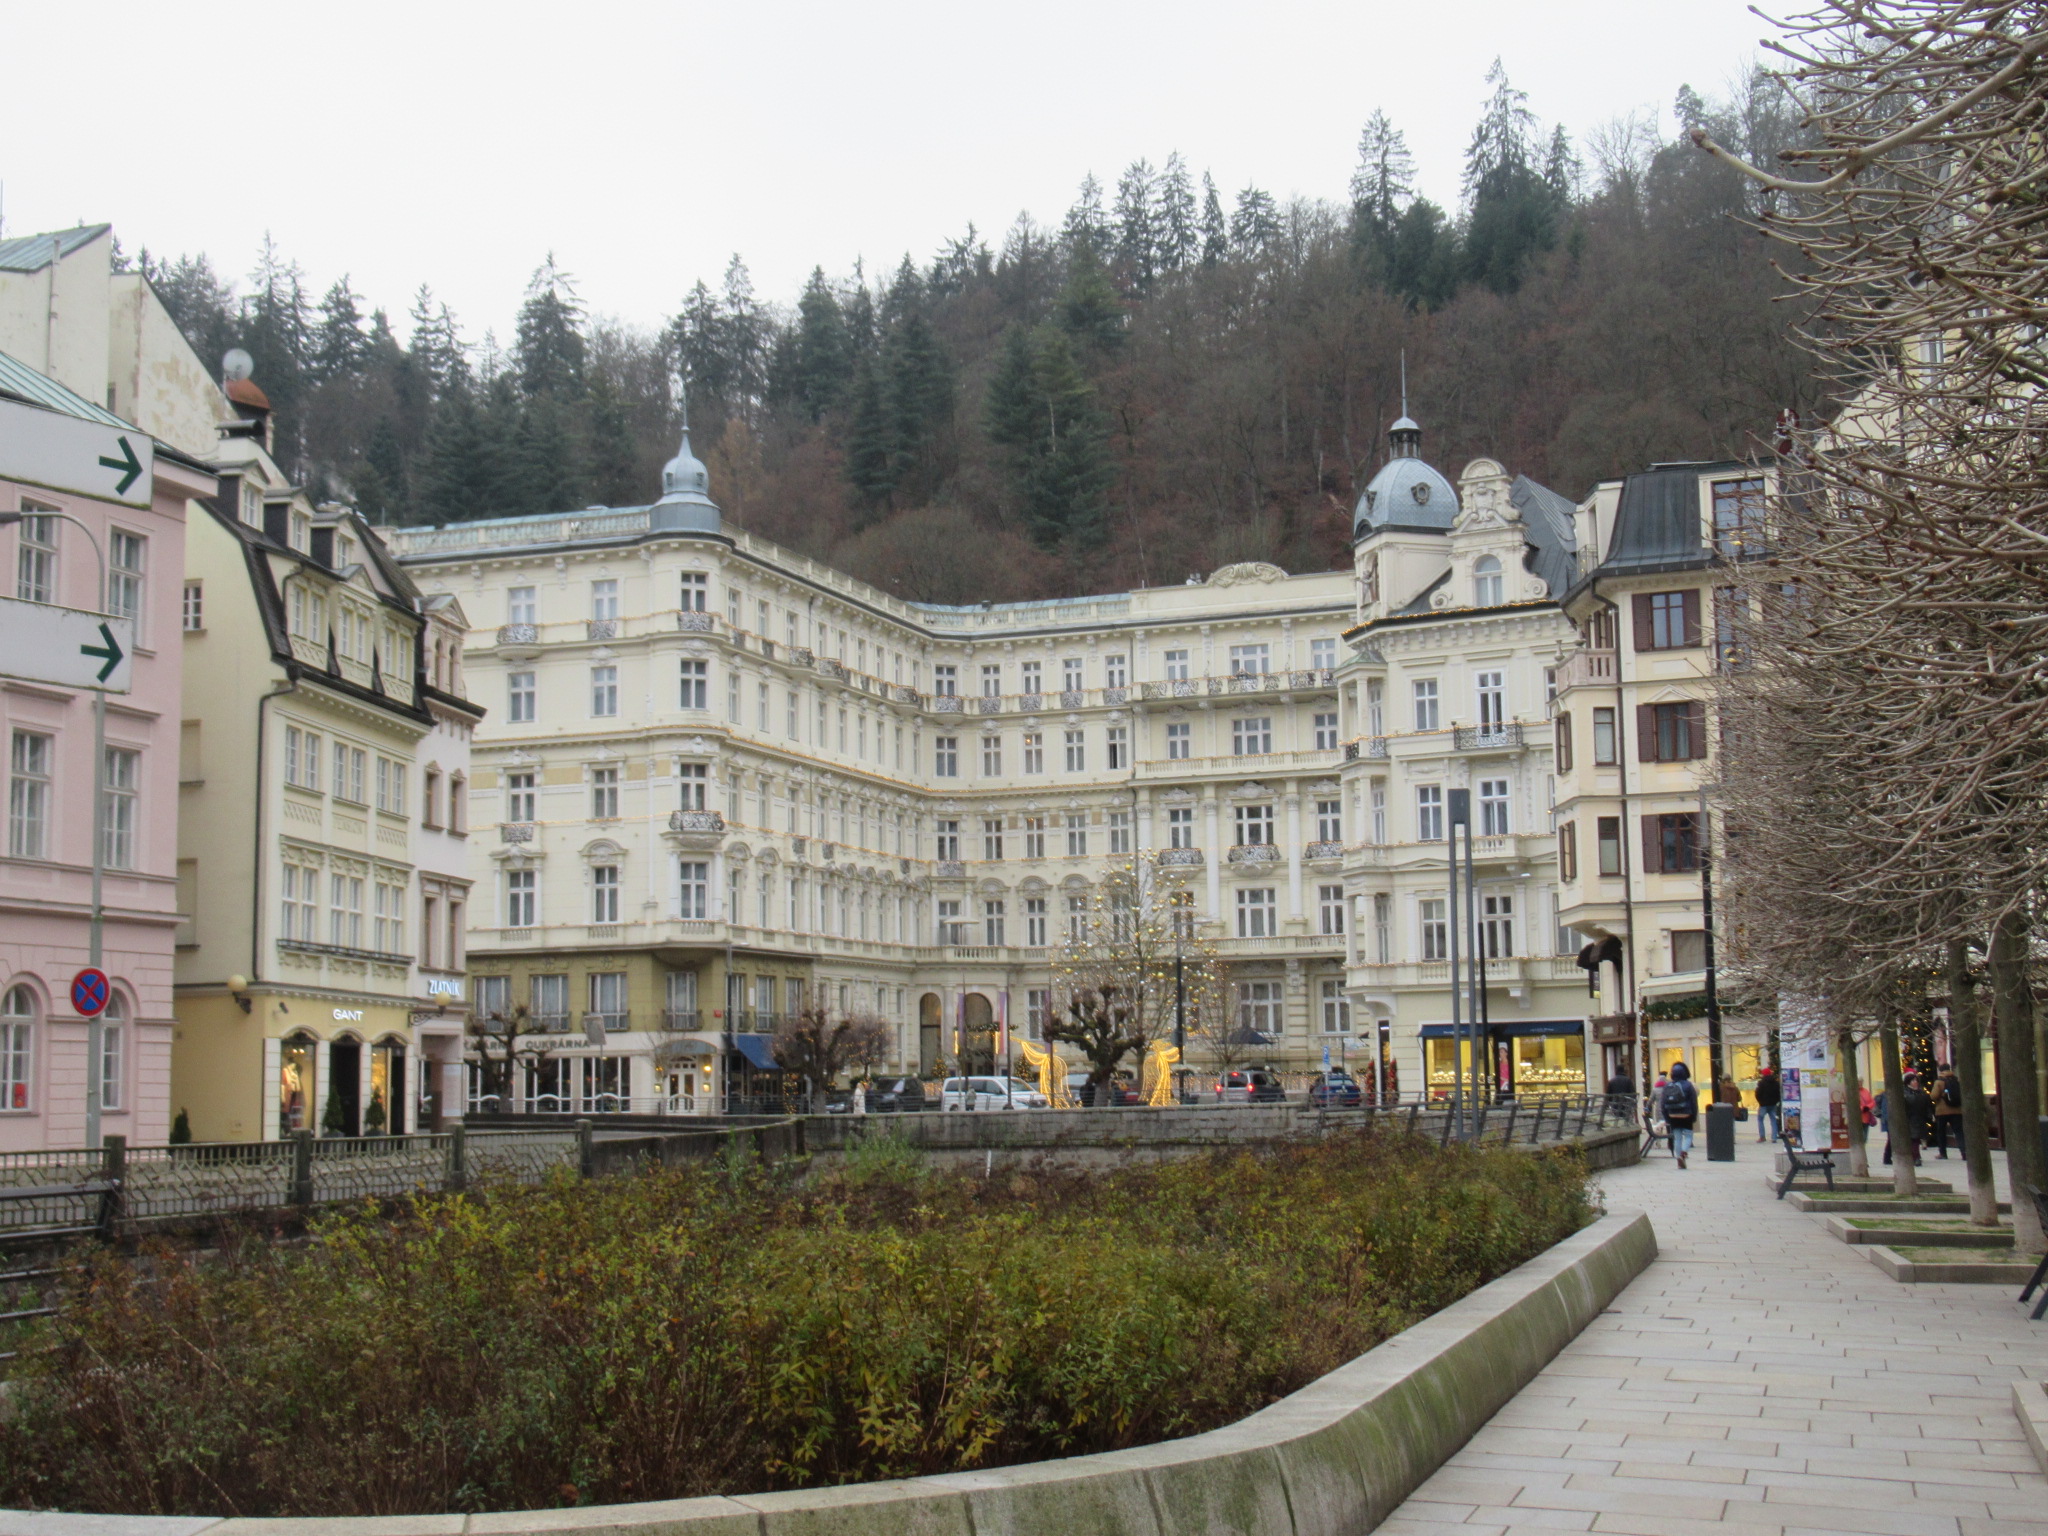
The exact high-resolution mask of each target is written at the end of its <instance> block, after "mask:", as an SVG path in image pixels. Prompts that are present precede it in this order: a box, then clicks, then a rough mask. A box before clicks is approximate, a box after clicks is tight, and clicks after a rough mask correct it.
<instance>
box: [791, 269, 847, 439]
mask: <svg viewBox="0 0 2048 1536" xmlns="http://www.w3.org/2000/svg"><path fill="white" fill-rule="evenodd" d="M796 313H797V323H796V360H795V375H796V376H795V379H794V380H793V385H794V389H793V398H794V399H796V400H797V401H798V402H799V403H801V405H802V406H803V408H804V411H805V412H806V413H807V414H808V415H809V416H810V418H811V420H812V421H818V420H820V419H821V418H822V417H823V416H824V415H825V413H826V412H828V411H835V410H837V409H838V408H839V407H840V405H841V404H842V403H843V402H844V400H845V398H846V391H847V387H848V386H849V385H850V384H851V383H852V382H853V337H852V336H851V334H849V332H848V331H847V328H846V316H845V314H844V312H843V311H841V309H840V307H839V299H838V296H837V295H835V294H834V293H833V292H832V289H831V286H830V285H829V284H828V283H827V282H826V281H825V269H824V268H823V267H814V268H812V270H811V280H810V281H809V282H808V283H806V284H805V285H804V293H803V297H802V298H801V299H799V300H797V306H796Z"/></svg>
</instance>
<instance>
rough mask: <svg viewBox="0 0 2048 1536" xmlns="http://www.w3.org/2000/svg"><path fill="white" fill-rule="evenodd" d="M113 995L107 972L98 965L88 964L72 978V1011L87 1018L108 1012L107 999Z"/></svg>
mask: <svg viewBox="0 0 2048 1536" xmlns="http://www.w3.org/2000/svg"><path fill="white" fill-rule="evenodd" d="M111 995H112V993H111V991H110V990H109V986H108V982H107V973H106V972H105V971H103V970H101V969H99V967H97V966H91V965H89V966H87V967H86V968H85V969H84V970H82V971H80V972H79V973H78V974H77V975H76V976H74V977H72V978H71V1011H72V1012H73V1013H77V1014H80V1015H82V1016H83V1017H85V1018H88V1019H92V1018H97V1017H98V1016H99V1015H100V1014H102V1013H104V1012H106V1008H107V999H108V997H110V996H111Z"/></svg>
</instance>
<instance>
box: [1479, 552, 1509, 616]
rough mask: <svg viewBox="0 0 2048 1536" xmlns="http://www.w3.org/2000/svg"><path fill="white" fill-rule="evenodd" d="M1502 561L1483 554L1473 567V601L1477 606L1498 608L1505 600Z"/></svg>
mask: <svg viewBox="0 0 2048 1536" xmlns="http://www.w3.org/2000/svg"><path fill="white" fill-rule="evenodd" d="M1503 586H1504V583H1503V581H1502V578H1501V574H1500V562H1499V561H1498V560H1496V559H1494V557H1493V556H1491V555H1481V556H1480V557H1479V561H1478V563H1477V564H1476V565H1474V566H1473V567H1472V603H1473V606H1474V607H1477V608H1498V607H1499V606H1500V605H1501V603H1502V602H1503V601H1504V596H1503V591H1502V589H1503Z"/></svg>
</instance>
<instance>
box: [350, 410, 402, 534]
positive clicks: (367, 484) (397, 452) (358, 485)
mask: <svg viewBox="0 0 2048 1536" xmlns="http://www.w3.org/2000/svg"><path fill="white" fill-rule="evenodd" d="M355 498H356V510H357V511H359V512H361V513H362V514H363V516H365V517H367V518H368V519H369V520H370V521H371V522H373V523H409V522H411V521H412V520H413V516H412V505H411V502H412V498H411V497H410V496H409V495H408V494H407V486H406V472H405V451H404V449H402V448H401V447H400V446H399V442H398V429H397V428H396V427H394V426H393V425H392V423H391V418H390V417H389V416H379V417H378V418H377V424H376V425H375V426H374V427H372V428H371V429H370V445H369V447H368V448H366V449H365V450H364V451H363V462H362V466H361V467H360V468H359V469H358V470H357V471H356V476H355Z"/></svg>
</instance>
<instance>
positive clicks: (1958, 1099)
mask: <svg viewBox="0 0 2048 1536" xmlns="http://www.w3.org/2000/svg"><path fill="white" fill-rule="evenodd" d="M1951 1136H1953V1137H1955V1139H1956V1154H1957V1155H1958V1156H1961V1155H1962V1153H1963V1150H1964V1148H1963V1084H1962V1079H1961V1078H1959V1077H1957V1076H1956V1069H1955V1068H1954V1067H1943V1068H1942V1069H1941V1077H1940V1079H1939V1080H1938V1081H1936V1083H1935V1085H1934V1145H1935V1147H1936V1148H1937V1149H1938V1150H1939V1151H1940V1153H1941V1160H1942V1161H1943V1162H1947V1161H1948V1139H1949V1137H1951Z"/></svg>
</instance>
